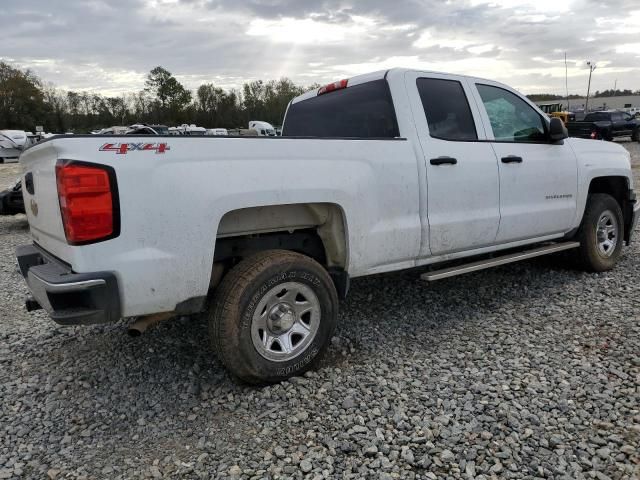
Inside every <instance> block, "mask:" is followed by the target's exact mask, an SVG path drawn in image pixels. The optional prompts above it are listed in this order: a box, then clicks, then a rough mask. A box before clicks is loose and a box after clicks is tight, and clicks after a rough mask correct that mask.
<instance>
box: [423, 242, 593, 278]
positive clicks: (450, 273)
mask: <svg viewBox="0 0 640 480" xmlns="http://www.w3.org/2000/svg"><path fill="white" fill-rule="evenodd" d="M579 246H580V242H563V243H555V244H553V245H547V246H544V247H538V248H534V249H532V250H524V251H521V252H517V253H510V254H508V255H503V256H502V257H493V258H488V259H485V260H479V261H477V262H472V263H466V264H464V265H458V266H455V267H450V268H443V269H442V270H434V271H432V272H427V273H423V274H422V275H420V278H421V279H422V280H427V281H429V282H433V281H435V280H441V279H443V278H447V277H454V276H456V275H462V274H463V273H471V272H477V271H478V270H484V269H485V268H491V267H497V266H499V265H505V264H507V263H513V262H519V261H520V260H528V259H529V258H534V257H540V256H542V255H548V254H550V253H556V252H562V251H563V250H569V249H571V248H577V247H579Z"/></svg>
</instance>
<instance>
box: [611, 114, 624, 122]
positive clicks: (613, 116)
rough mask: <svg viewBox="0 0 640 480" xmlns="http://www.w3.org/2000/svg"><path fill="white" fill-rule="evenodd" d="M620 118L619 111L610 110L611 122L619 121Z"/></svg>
mask: <svg viewBox="0 0 640 480" xmlns="http://www.w3.org/2000/svg"><path fill="white" fill-rule="evenodd" d="M620 120H622V113H620V112H611V121H612V122H619V121H620Z"/></svg>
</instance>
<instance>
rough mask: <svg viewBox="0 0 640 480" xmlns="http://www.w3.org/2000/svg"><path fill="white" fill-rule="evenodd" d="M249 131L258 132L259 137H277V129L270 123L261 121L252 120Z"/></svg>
mask: <svg viewBox="0 0 640 480" xmlns="http://www.w3.org/2000/svg"><path fill="white" fill-rule="evenodd" d="M249 129H251V130H255V131H256V132H258V136H259V137H275V136H276V129H275V128H273V125H271V124H270V123H268V122H262V121H260V120H251V121H250V122H249Z"/></svg>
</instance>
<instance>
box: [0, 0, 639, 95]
mask: <svg viewBox="0 0 640 480" xmlns="http://www.w3.org/2000/svg"><path fill="white" fill-rule="evenodd" d="M2 3H3V29H2V30H1V31H0V57H1V58H3V59H5V60H7V59H11V60H12V61H13V62H14V63H15V64H17V65H20V66H23V67H26V68H31V69H32V70H33V71H34V72H36V73H37V74H38V75H40V76H41V77H42V78H43V80H45V81H52V82H54V83H55V84H56V85H58V86H60V87H62V88H67V89H78V90H92V91H97V92H101V93H105V94H120V93H123V92H129V91H136V90H138V89H140V88H142V87H143V85H144V78H145V75H146V74H147V72H148V71H149V70H150V69H151V68H153V67H155V66H156V65H162V66H164V67H165V68H167V69H169V70H170V71H171V72H173V73H174V74H175V75H176V76H177V77H178V78H179V79H180V81H182V82H183V83H184V84H185V85H186V86H187V87H189V88H192V89H195V88H197V86H198V85H199V84H201V83H203V82H213V83H215V84H217V85H219V86H222V87H224V88H232V87H239V86H241V84H242V83H243V82H245V81H249V80H254V79H259V78H261V79H271V78H278V77H280V76H284V75H286V76H288V77H290V78H292V79H293V80H294V81H296V82H298V83H302V84H311V83H314V82H320V83H323V82H328V81H333V80H335V79H336V78H343V77H348V76H351V75H355V74H358V73H363V72H366V71H370V70H376V69H380V68H388V67H391V66H407V67H412V68H420V69H429V70H444V71H452V72H456V73H466V74H470V75H476V76H482V77H487V78H494V79H497V80H501V81H504V82H506V83H508V84H510V85H513V86H514V87H516V88H518V89H520V90H522V91H526V92H536V91H538V92H540V91H548V92H554V93H563V92H564V73H565V65H564V52H565V51H566V52H567V57H568V75H569V89H570V90H571V91H572V92H576V93H584V91H586V83H587V75H588V70H587V69H586V66H585V62H586V61H587V60H592V61H595V62H596V63H597V64H598V66H599V67H598V70H597V71H596V72H595V73H594V76H593V80H592V88H593V89H600V90H602V89H606V88H612V87H613V84H614V82H615V81H616V80H617V85H618V87H619V88H632V89H638V88H640V62H639V61H638V58H639V55H640V53H639V52H640V49H639V48H638V43H637V40H636V39H637V38H638V34H640V6H639V5H638V3H637V0H610V1H609V2H608V3H607V8H606V9H603V8H602V3H601V1H600V0H598V1H596V0H573V1H568V2H558V1H557V0H535V1H534V0H500V1H497V0H496V1H491V0H449V1H447V2H441V1H440V0H405V1H402V2H395V3H393V4H389V2H388V0H384V1H383V0H367V1H364V0H314V1H310V0H248V1H243V2H238V1H237V0H233V1H232V0H126V1H125V0H31V1H30V2H24V0H2Z"/></svg>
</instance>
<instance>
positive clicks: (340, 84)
mask: <svg viewBox="0 0 640 480" xmlns="http://www.w3.org/2000/svg"><path fill="white" fill-rule="evenodd" d="M348 82H349V80H340V81H338V82H333V83H330V84H329V85H325V86H324V87H320V89H319V90H318V95H322V94H325V93H329V92H333V91H335V90H341V89H343V88H347V83H348Z"/></svg>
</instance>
